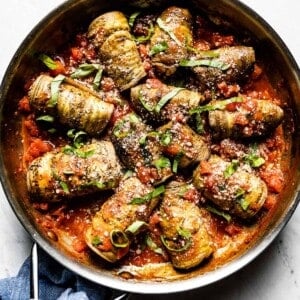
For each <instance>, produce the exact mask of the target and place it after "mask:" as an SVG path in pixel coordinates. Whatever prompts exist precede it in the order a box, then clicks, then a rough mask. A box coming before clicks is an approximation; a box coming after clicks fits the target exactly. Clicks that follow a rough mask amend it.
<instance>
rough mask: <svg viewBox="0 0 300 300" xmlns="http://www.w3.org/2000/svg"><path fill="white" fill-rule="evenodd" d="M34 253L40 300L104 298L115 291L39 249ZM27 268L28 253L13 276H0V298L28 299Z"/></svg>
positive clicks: (11, 299)
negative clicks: (71, 269)
mask: <svg viewBox="0 0 300 300" xmlns="http://www.w3.org/2000/svg"><path fill="white" fill-rule="evenodd" d="M38 256H39V299H40V300H54V299H55V300H56V299H57V300H106V299H113V296H114V295H116V291H113V290H112V289H109V288H107V287H103V286H100V285H98V284H95V283H93V282H91V281H88V280H86V279H84V278H82V277H80V276H78V275H76V274H75V273H73V272H71V271H70V270H67V269H66V268H64V267H63V266H62V265H61V264H59V263H58V262H57V261H55V260H54V259H53V258H51V257H50V256H49V255H48V254H47V253H45V252H44V251H43V250H42V249H38ZM30 268H31V258H30V257H28V258H27V259H26V260H25V262H24V263H23V265H22V267H21V269H20V271H19V273H18V275H17V276H16V277H11V278H5V279H2V280H0V299H1V300H28V299H30ZM119 294H120V293H119Z"/></svg>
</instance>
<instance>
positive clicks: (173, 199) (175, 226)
mask: <svg viewBox="0 0 300 300" xmlns="http://www.w3.org/2000/svg"><path fill="white" fill-rule="evenodd" d="M191 191H192V192H194V193H195V187H193V185H191V184H186V183H183V182H177V181H173V182H170V183H169V184H168V185H167V187H166V191H165V194H164V197H163V200H162V203H161V206H160V210H159V216H160V223H159V224H160V227H161V229H162V236H161V239H162V242H163V244H164V245H165V247H166V249H167V252H168V254H169V255H170V259H171V262H172V264H173V266H174V267H175V268H177V269H184V270H187V269H191V268H193V267H196V266H197V265H199V264H200V263H201V262H202V261H203V260H204V259H206V258H208V257H209V256H210V255H211V254H212V252H213V248H212V240H211V237H210V236H209V234H208V231H207V229H206V227H205V225H204V222H203V218H202V215H201V211H200V208H199V207H198V206H197V204H196V203H195V202H192V201H189V200H187V199H185V194H186V193H189V194H190V192H191Z"/></svg>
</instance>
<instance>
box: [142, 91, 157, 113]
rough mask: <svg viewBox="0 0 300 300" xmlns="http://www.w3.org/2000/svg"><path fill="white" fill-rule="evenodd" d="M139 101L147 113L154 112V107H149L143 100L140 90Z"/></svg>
mask: <svg viewBox="0 0 300 300" xmlns="http://www.w3.org/2000/svg"><path fill="white" fill-rule="evenodd" d="M139 100H140V102H141V103H142V105H143V107H144V108H145V109H146V110H148V111H149V112H152V111H154V109H155V107H151V106H150V105H149V104H148V103H147V102H146V101H145V99H144V96H143V95H142V91H141V89H140V90H139Z"/></svg>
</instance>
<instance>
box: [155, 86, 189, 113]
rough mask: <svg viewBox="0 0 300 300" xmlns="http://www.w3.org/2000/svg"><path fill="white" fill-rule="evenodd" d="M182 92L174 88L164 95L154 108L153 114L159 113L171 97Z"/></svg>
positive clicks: (180, 89)
mask: <svg viewBox="0 0 300 300" xmlns="http://www.w3.org/2000/svg"><path fill="white" fill-rule="evenodd" d="M182 90H184V88H179V87H178V88H175V89H173V90H171V91H170V92H169V93H167V94H166V95H164V96H163V97H162V98H161V99H160V100H159V102H158V103H157V104H156V106H155V109H154V110H155V112H156V113H159V112H160V110H161V109H162V107H163V106H165V105H166V104H167V103H168V102H169V101H170V100H171V99H172V98H173V97H175V96H176V95H177V94H178V93H179V92H180V91H182Z"/></svg>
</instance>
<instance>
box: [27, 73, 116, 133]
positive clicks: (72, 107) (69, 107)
mask: <svg viewBox="0 0 300 300" xmlns="http://www.w3.org/2000/svg"><path fill="white" fill-rule="evenodd" d="M53 82H55V78H52V77H51V76H48V75H40V76H39V77H37V78H36V80H35V81H34V82H33V84H32V85H31V87H30V90H29V93H28V95H29V101H30V105H31V106H32V107H33V109H34V110H35V111H36V112H37V113H38V114H49V115H52V116H53V117H58V122H59V123H61V124H62V125H67V126H68V127H70V128H76V129H79V130H84V131H85V132H87V133H88V134H90V135H93V136H95V135H99V134H100V133H101V132H102V131H103V130H104V129H105V127H106V125H107V124H108V122H109V120H110V118H111V115H112V112H113V109H114V106H113V104H110V103H107V102H104V101H103V100H102V99H105V95H104V94H102V96H103V97H101V95H99V98H97V97H96V96H94V95H93V94H90V93H88V92H87V91H84V90H81V89H79V88H78V87H75V86H73V85H71V84H68V83H64V82H62V83H61V84H60V85H59V87H58V90H57V99H56V101H53V97H54V95H53V92H51V85H52V84H53ZM101 98H102V99H101Z"/></svg>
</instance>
